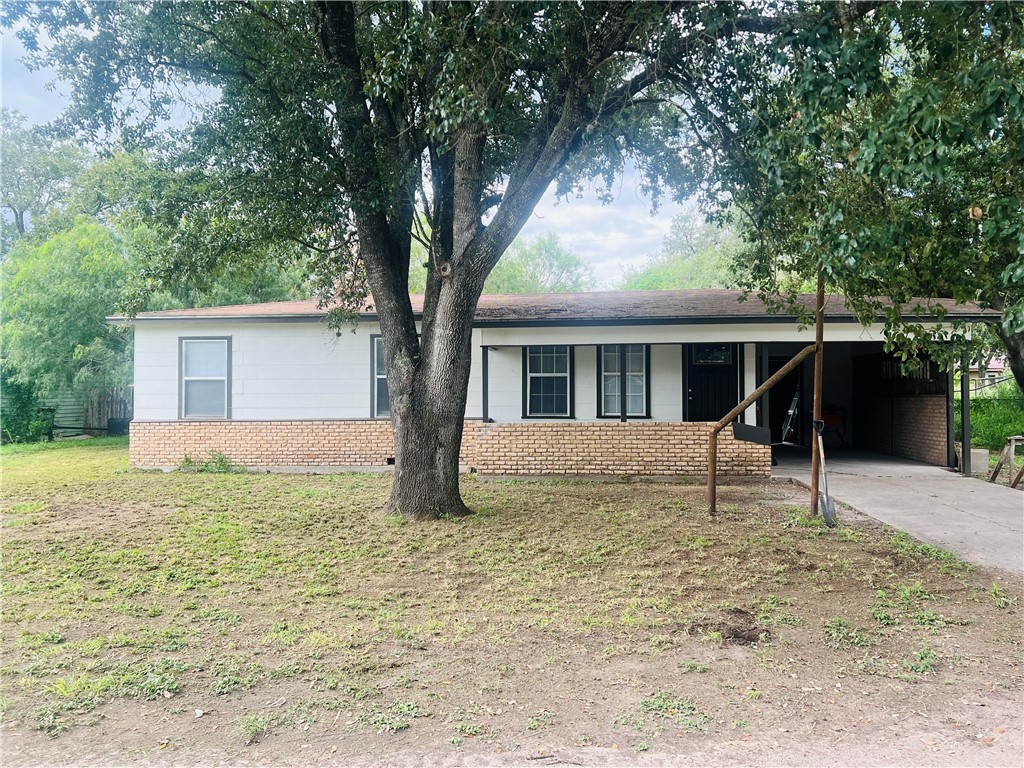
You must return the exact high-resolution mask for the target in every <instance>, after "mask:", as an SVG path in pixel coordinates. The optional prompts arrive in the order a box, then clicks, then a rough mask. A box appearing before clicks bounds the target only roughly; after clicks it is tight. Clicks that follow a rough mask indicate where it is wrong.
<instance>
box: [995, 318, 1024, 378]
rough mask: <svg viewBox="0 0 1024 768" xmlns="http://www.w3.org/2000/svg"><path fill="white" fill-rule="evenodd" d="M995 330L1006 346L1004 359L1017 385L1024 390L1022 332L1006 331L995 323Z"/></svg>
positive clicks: (1023, 342) (1023, 338) (1023, 335)
mask: <svg viewBox="0 0 1024 768" xmlns="http://www.w3.org/2000/svg"><path fill="white" fill-rule="evenodd" d="M995 331H996V335H998V336H999V339H1000V341H1002V342H1003V346H1004V347H1006V360H1007V362H1009V364H1010V370H1011V371H1012V372H1013V378H1015V379H1016V380H1017V386H1018V387H1020V388H1021V389H1022V390H1024V333H1007V332H1006V330H1005V329H1004V328H1003V326H1002V325H996V326H995Z"/></svg>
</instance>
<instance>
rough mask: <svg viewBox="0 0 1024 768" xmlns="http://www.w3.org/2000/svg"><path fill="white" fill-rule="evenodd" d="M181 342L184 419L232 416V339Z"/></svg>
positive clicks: (201, 339)
mask: <svg viewBox="0 0 1024 768" xmlns="http://www.w3.org/2000/svg"><path fill="white" fill-rule="evenodd" d="M180 345H181V346H180V349H179V355H180V363H181V388H180V389H181V418H183V419H226V418H229V416H230V413H229V410H230V402H229V401H230V393H231V361H230V357H231V339H230V338H199V339H181V340H180Z"/></svg>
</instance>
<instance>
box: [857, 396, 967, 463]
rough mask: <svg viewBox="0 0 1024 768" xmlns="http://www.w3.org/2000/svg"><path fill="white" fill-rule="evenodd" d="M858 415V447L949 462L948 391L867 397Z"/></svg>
mask: <svg viewBox="0 0 1024 768" xmlns="http://www.w3.org/2000/svg"><path fill="white" fill-rule="evenodd" d="M856 415H857V417H858V434H859V438H858V440H857V445H858V447H860V448H865V449H867V450H869V451H877V452H879V453H885V454H889V455H891V456H899V457H901V458H904V459H910V460H912V461H923V462H924V463H926V464H932V465H934V466H937V467H944V466H946V464H947V462H948V456H947V455H946V452H947V443H946V396H945V395H903V396H898V397H876V398H872V399H871V400H865V401H864V402H863V404H861V406H860V410H859V411H858V412H857V414H856Z"/></svg>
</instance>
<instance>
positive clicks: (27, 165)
mask: <svg viewBox="0 0 1024 768" xmlns="http://www.w3.org/2000/svg"><path fill="white" fill-rule="evenodd" d="M88 161H89V156H88V153H86V152H85V150H83V149H81V148H79V147H77V146H75V145H73V144H71V143H67V142H58V141H54V140H53V139H52V138H51V137H49V136H47V135H46V134H44V133H43V132H42V131H41V130H40V129H38V128H32V127H29V126H27V125H26V124H25V117H24V115H22V114H20V113H18V112H15V111H13V110H10V109H7V108H3V109H0V258H2V257H3V256H5V255H6V254H7V253H8V252H9V251H10V249H11V247H12V246H13V244H14V242H15V241H16V240H17V239H18V238H19V237H21V236H23V235H24V234H25V233H26V232H27V231H28V230H29V229H31V228H32V227H33V226H35V225H36V224H37V223H38V221H39V220H40V219H42V218H43V217H45V216H46V215H47V214H48V213H51V212H53V211H54V210H58V209H60V208H61V207H62V206H63V205H64V204H65V203H66V202H67V198H68V195H69V193H70V189H71V180H72V179H74V178H75V177H76V176H77V175H78V174H79V173H80V172H81V170H82V169H83V168H84V167H85V166H86V164H87V163H88Z"/></svg>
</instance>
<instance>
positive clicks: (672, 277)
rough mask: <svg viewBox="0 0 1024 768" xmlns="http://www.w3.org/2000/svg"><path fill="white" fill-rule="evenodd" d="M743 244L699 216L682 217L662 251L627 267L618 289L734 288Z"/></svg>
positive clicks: (678, 219)
mask: <svg viewBox="0 0 1024 768" xmlns="http://www.w3.org/2000/svg"><path fill="white" fill-rule="evenodd" d="M742 250H743V241H742V239H741V238H740V237H739V236H738V235H737V234H736V232H735V231H734V230H732V229H731V228H729V227H722V226H716V225H712V224H708V223H707V222H705V221H704V217H703V216H702V215H700V214H698V213H696V212H695V211H694V212H689V213H683V214H680V215H679V216H677V217H676V218H675V219H673V220H672V229H671V230H670V231H669V233H668V234H667V235H666V236H665V241H664V243H662V246H661V250H660V251H658V253H656V254H655V255H654V256H652V257H650V258H649V259H648V260H647V263H646V264H644V265H643V266H640V267H633V266H629V267H626V269H625V272H624V274H623V278H622V285H621V286H620V287H621V288H622V290H624V291H656V290H679V289H683V288H735V287H736V285H737V277H736V266H735V264H734V262H735V261H736V260H737V259H738V258H739V257H740V254H741V252H742Z"/></svg>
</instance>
